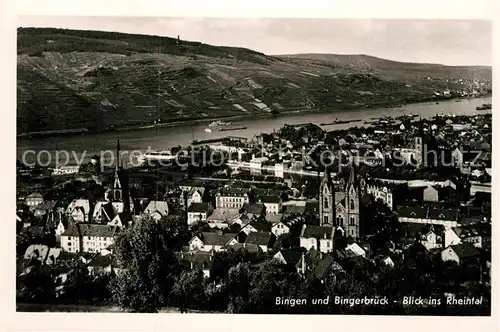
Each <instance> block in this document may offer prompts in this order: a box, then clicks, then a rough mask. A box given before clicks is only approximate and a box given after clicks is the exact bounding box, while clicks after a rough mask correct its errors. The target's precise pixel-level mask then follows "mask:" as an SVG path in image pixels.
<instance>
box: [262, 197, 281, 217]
mask: <svg viewBox="0 0 500 332" xmlns="http://www.w3.org/2000/svg"><path fill="white" fill-rule="evenodd" d="M260 200H261V202H262V203H263V204H264V206H265V207H266V214H278V213H280V212H281V206H282V200H281V197H279V196H262V197H261V198H260Z"/></svg>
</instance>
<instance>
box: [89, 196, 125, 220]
mask: <svg viewBox="0 0 500 332" xmlns="http://www.w3.org/2000/svg"><path fill="white" fill-rule="evenodd" d="M130 204H132V202H130ZM126 206H127V205H126V204H125V203H123V202H110V201H104V202H97V203H96V205H95V207H94V213H93V215H92V222H95V223H109V222H111V221H112V220H113V219H114V218H115V217H116V216H117V215H119V214H120V213H122V212H130V209H129V210H127V208H126Z"/></svg>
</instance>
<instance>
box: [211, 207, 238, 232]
mask: <svg viewBox="0 0 500 332" xmlns="http://www.w3.org/2000/svg"><path fill="white" fill-rule="evenodd" d="M240 216H241V213H240V212H239V209H223V208H220V209H215V210H213V211H212V213H211V214H210V215H209V216H208V217H207V222H208V225H209V226H210V227H211V228H220V229H224V228H228V227H229V226H230V225H232V224H233V223H235V222H238V221H237V219H239V217H240ZM239 224H240V226H241V223H239Z"/></svg>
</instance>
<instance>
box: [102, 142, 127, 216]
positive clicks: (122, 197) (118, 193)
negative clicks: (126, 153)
mask: <svg viewBox="0 0 500 332" xmlns="http://www.w3.org/2000/svg"><path fill="white" fill-rule="evenodd" d="M116 156H117V162H116V166H115V174H114V178H113V185H112V186H111V187H110V188H108V190H107V191H106V194H105V198H106V200H107V201H110V202H122V203H123V204H124V206H123V211H129V212H130V211H132V209H133V206H134V205H133V203H131V197H130V191H129V179H128V174H127V171H126V170H125V169H124V168H123V167H122V163H121V158H120V156H121V150H120V140H117V141H116Z"/></svg>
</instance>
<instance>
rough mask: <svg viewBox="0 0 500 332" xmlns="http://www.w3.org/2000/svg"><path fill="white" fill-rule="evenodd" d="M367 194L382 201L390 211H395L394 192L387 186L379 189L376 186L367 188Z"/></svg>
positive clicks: (372, 185)
mask: <svg viewBox="0 0 500 332" xmlns="http://www.w3.org/2000/svg"><path fill="white" fill-rule="evenodd" d="M366 193H367V194H369V195H372V196H373V198H375V200H379V199H380V200H381V201H382V202H383V203H384V204H385V205H387V206H388V207H389V209H391V210H392V209H393V205H394V201H393V197H392V191H391V190H390V189H388V188H387V187H386V186H383V187H379V186H376V185H374V184H371V185H367V186H366Z"/></svg>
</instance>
